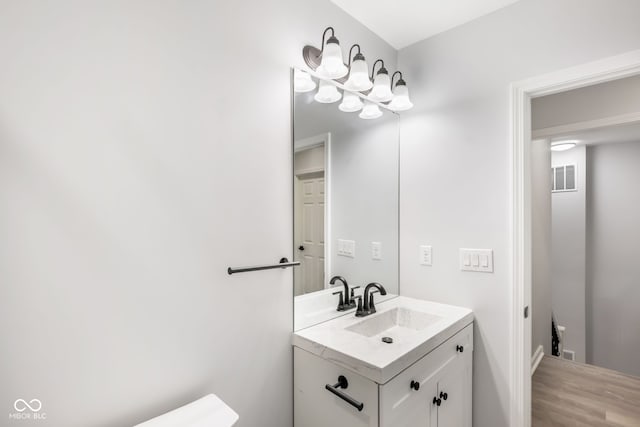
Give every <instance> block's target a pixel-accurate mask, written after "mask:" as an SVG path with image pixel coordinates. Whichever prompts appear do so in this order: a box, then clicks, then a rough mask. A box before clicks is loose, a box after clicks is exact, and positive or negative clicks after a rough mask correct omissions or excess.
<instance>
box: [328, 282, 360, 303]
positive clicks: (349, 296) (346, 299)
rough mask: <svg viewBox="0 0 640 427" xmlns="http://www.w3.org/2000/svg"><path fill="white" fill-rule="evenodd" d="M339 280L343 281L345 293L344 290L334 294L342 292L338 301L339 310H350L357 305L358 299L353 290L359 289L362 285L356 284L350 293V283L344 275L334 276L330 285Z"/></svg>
mask: <svg viewBox="0 0 640 427" xmlns="http://www.w3.org/2000/svg"><path fill="white" fill-rule="evenodd" d="M337 281H340V282H342V284H343V285H344V293H343V291H337V292H334V293H333V295H337V294H340V300H339V301H338V308H337V310H338V311H345V310H349V309H350V308H354V307H355V306H356V301H355V298H354V296H353V290H354V289H358V288H359V287H360V286H356V287H354V288H351V293H349V284H348V283H347V280H346V279H345V278H344V277H342V276H333V277H332V278H331V280H330V281H329V284H330V285H334V284H335V283H336V282H337Z"/></svg>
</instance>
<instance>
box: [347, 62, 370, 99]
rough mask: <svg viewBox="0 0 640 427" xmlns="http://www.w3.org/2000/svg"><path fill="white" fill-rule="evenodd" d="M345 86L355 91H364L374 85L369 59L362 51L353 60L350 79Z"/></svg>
mask: <svg viewBox="0 0 640 427" xmlns="http://www.w3.org/2000/svg"><path fill="white" fill-rule="evenodd" d="M344 86H345V87H346V88H347V89H348V90H352V91H355V92H363V91H365V90H369V89H371V87H372V86H373V83H371V80H370V79H369V67H368V66H367V61H366V60H365V59H364V55H362V54H361V53H357V54H356V56H354V57H353V62H352V63H351V69H350V72H349V79H348V80H347V82H346V83H345V84H344Z"/></svg>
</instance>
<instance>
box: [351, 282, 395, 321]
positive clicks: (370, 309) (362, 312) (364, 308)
mask: <svg viewBox="0 0 640 427" xmlns="http://www.w3.org/2000/svg"><path fill="white" fill-rule="evenodd" d="M371 288H375V289H374V290H371ZM376 292H380V295H386V294H387V290H386V289H385V288H384V286H382V285H381V284H380V283H376V282H372V283H369V284H368V285H367V286H366V287H365V288H364V295H363V296H362V297H358V309H357V310H356V317H365V316H368V315H370V314H373V313H375V312H376V306H375V304H374V303H373V294H374V293H376ZM363 300H364V305H363Z"/></svg>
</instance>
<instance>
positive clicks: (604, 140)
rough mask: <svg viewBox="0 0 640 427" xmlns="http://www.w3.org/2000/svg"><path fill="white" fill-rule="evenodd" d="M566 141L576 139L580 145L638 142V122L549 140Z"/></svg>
mask: <svg viewBox="0 0 640 427" xmlns="http://www.w3.org/2000/svg"><path fill="white" fill-rule="evenodd" d="M567 139H577V140H578V141H580V145H598V144H611V143H617V142H640V122H636V123H629V124H625V125H617V126H606V127H600V128H596V129H589V130H583V131H579V132H574V133H570V134H558V135H554V136H553V137H552V138H551V140H552V141H561V140H567Z"/></svg>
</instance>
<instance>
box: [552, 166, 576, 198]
mask: <svg viewBox="0 0 640 427" xmlns="http://www.w3.org/2000/svg"><path fill="white" fill-rule="evenodd" d="M551 182H552V187H551V191H552V192H553V193H558V192H563V191H577V189H578V188H577V187H578V186H577V184H576V165H563V166H555V167H553V168H551Z"/></svg>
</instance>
